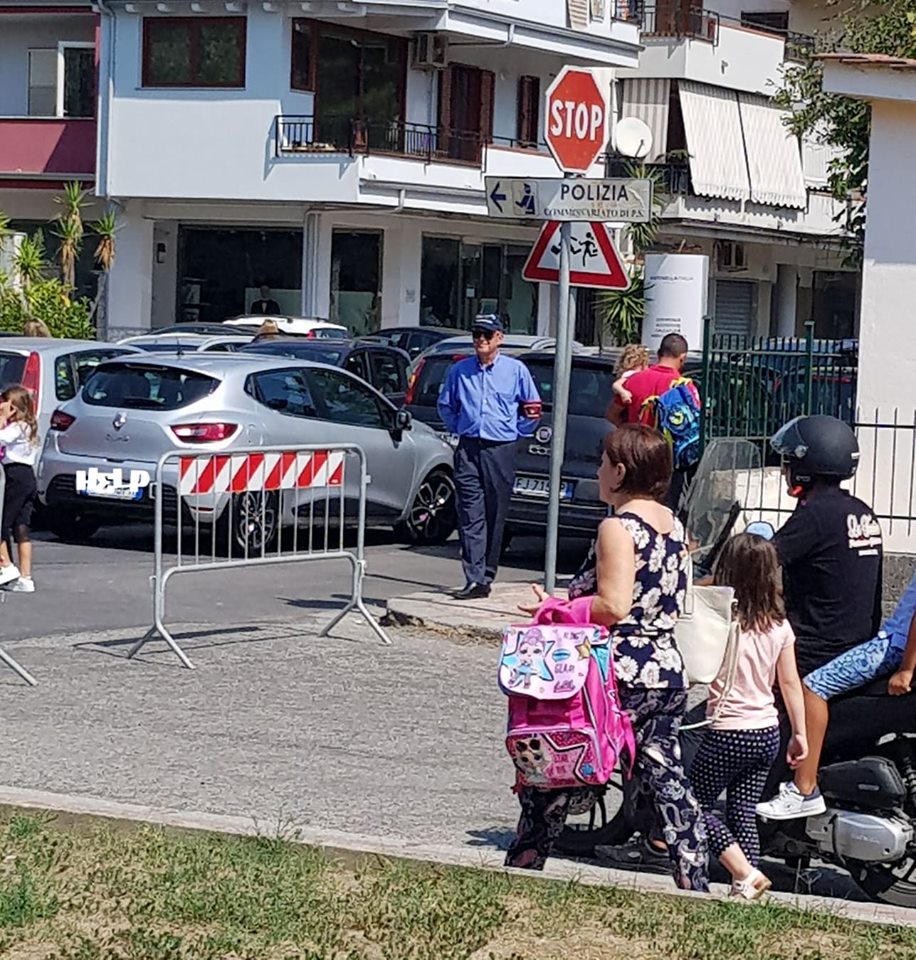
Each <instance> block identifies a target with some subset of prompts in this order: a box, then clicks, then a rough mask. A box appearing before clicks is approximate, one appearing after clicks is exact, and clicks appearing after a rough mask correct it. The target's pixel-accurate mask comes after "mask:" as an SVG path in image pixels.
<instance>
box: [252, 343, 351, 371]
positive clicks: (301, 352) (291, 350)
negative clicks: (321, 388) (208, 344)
mask: <svg viewBox="0 0 916 960" xmlns="http://www.w3.org/2000/svg"><path fill="white" fill-rule="evenodd" d="M242 352H243V353H269V354H270V355H271V356H274V357H289V359H291V360H311V361H313V362H314V363H327V364H329V365H330V366H332V367H336V366H339V364H340V361H341V359H342V358H343V355H344V352H345V351H344V348H343V347H330V346H328V347H324V346H321V347H319V346H317V345H316V346H312V345H311V344H305V343H277V342H273V343H255V344H252V345H251V346H250V347H243V348H242Z"/></svg>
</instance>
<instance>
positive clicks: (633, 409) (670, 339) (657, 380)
mask: <svg viewBox="0 0 916 960" xmlns="http://www.w3.org/2000/svg"><path fill="white" fill-rule="evenodd" d="M687 349H688V347H687V341H686V340H685V339H684V337H682V336H681V335H680V334H679V333H669V334H667V335H666V336H665V337H663V338H662V342H661V343H660V344H659V347H658V362H657V363H655V364H653V365H652V366H651V367H646V369H645V370H640V371H638V372H637V373H634V374H633V375H632V376H631V377H628V378H627V390H629V391H630V393H631V394H632V399H631V400H630V402H629V403H628V404H623V403H622V402H621V401H620V398H619V397H618V396H616V395H615V396H614V398H613V400H612V401H611V403H610V405H609V406H608V408H607V412H606V414H605V416H606V417H607V419H608V420H610V422H611V423H613V424H614V425H615V426H620V425H621V424H623V423H639V422H640V421H641V420H643V419H644V417H645V414H644V412H643V404H644V403H645V402H646V400H648V399H649V397H660V396H661V395H662V394H663V393H665V391H666V390H668V388H669V387H670V386H671V384H672V383H674V381H675V380H678V379H679V378H680V377H682V376H683V373H682V371H683V369H684V363H685V361H686V360H687ZM693 389H694V390H696V388H695V387H694V388H693ZM697 403H698V404H699V396H697ZM694 470H695V468H694V467H689V468H687V469H683V470H675V471H674V474H673V475H672V477H671V486H670V487H669V488H668V492H667V493H666V494H665V497H664V500H663V501H662V502H663V503H664V504H665V506H666V507H670V508H671V510H672V511H673V512H674V513H675V514H677V513H678V512H679V510H680V506H681V498H682V496H683V493H684V489H685V487H686V486H687V484H688V482H689V480H690V479H691V475H692V474H693V472H694Z"/></svg>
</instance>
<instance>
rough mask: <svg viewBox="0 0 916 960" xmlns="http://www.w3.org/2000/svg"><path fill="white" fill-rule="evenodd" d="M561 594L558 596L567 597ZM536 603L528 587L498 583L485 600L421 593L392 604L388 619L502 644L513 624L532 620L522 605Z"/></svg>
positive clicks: (563, 591) (441, 591)
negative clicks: (503, 634)
mask: <svg viewBox="0 0 916 960" xmlns="http://www.w3.org/2000/svg"><path fill="white" fill-rule="evenodd" d="M565 594H566V591H565V590H558V591H557V595H558V596H565ZM533 600H534V593H533V591H532V589H531V585H530V584H527V583H495V584H493V588H492V592H491V593H490V596H489V597H487V598H486V599H485V600H455V599H454V598H453V597H452V596H450V595H449V594H448V593H447V592H446V591H444V590H421V591H418V592H416V593H407V594H403V595H402V596H400V597H392V598H391V599H389V600H388V603H387V607H386V611H387V612H386V617H387V619H388V621H389V622H391V623H395V624H402V625H409V626H414V627H422V628H423V629H425V630H428V631H430V632H432V633H441V634H444V635H446V636H451V637H456V638H464V639H469V640H478V641H482V642H486V641H498V640H499V639H500V638H501V637H502V632H503V629H504V628H505V626H506V625H507V624H510V623H524V622H525V621H526V620H527V619H528V617H527V616H526V614H524V613H522V612H521V611H520V610H519V604H526V605H527V604H530V603H531V602H532V601H533Z"/></svg>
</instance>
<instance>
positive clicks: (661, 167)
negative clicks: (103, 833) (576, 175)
mask: <svg viewBox="0 0 916 960" xmlns="http://www.w3.org/2000/svg"><path fill="white" fill-rule="evenodd" d="M639 167H642V168H644V169H645V170H646V172H647V174H648V175H649V176H650V177H652V178H653V180H655V183H656V190H657V191H658V192H659V193H664V194H666V195H667V196H670V197H685V196H688V195H689V194H690V192H691V185H690V167H689V166H688V164H687V161H686V160H678V161H668V162H666V163H645V164H642V163H640V161H638V160H629V159H627V158H625V157H617V156H605V158H604V171H605V176H606V177H632V176H633V174H634V172H636V171H637V169H638V168H639Z"/></svg>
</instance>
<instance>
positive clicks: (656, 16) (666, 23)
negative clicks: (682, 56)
mask: <svg viewBox="0 0 916 960" xmlns="http://www.w3.org/2000/svg"><path fill="white" fill-rule="evenodd" d="M639 20H640V21H641V23H642V36H643V37H677V38H680V37H689V38H691V39H694V40H706V41H707V42H708V43H711V44H713V46H715V45H716V44H718V42H719V14H718V13H715V12H714V11H712V10H704V9H703V8H702V7H699V6H697V7H684V6H682V5H680V4H677V3H664V4H656V5H653V6H647V7H643V8H642V10H641V12H640V14H639Z"/></svg>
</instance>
